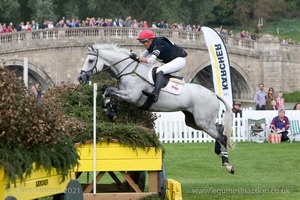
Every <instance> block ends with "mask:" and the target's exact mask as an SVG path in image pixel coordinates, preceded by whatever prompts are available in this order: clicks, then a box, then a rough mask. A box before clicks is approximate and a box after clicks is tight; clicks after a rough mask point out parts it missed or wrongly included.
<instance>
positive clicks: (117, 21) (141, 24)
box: [0, 16, 292, 44]
mask: <svg viewBox="0 0 300 200" xmlns="http://www.w3.org/2000/svg"><path fill="white" fill-rule="evenodd" d="M88 26H89V27H131V28H165V29H178V30H187V31H201V25H200V24H198V25H190V24H187V25H185V24H183V23H168V22H165V21H153V22H152V23H150V24H149V23H148V22H147V21H144V20H140V21H138V20H136V19H132V18H131V16H127V17H126V19H125V20H123V19H122V18H121V17H116V18H114V19H109V18H101V17H98V18H97V19H96V18H95V17H91V18H90V17H86V19H85V20H81V21H80V20H79V19H75V18H73V19H71V20H69V19H66V18H65V17H62V19H61V20H59V21H58V22H57V23H54V22H53V21H51V20H44V21H43V22H42V23H41V24H39V23H38V22H36V21H34V20H32V21H31V22H30V21H27V22H26V23H24V22H21V23H19V24H18V25H17V26H15V25H14V24H13V22H10V23H9V24H8V25H7V24H6V23H1V22H0V34H2V33H10V32H17V31H32V30H33V31H35V30H39V29H53V28H72V27H88ZM216 31H217V32H218V33H219V34H221V35H224V36H232V37H237V38H245V39H251V40H256V39H258V35H257V33H255V32H252V33H251V34H250V33H249V32H248V31H245V30H242V31H241V32H237V33H236V34H234V33H233V31H232V30H227V29H223V28H216ZM285 41H286V38H285V40H284V41H283V42H282V44H292V42H291V40H290V41H289V42H285Z"/></svg>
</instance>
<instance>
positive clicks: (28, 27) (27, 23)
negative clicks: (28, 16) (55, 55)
mask: <svg viewBox="0 0 300 200" xmlns="http://www.w3.org/2000/svg"><path fill="white" fill-rule="evenodd" d="M25 30H26V31H31V30H32V28H31V24H30V22H29V21H27V22H26V25H25Z"/></svg>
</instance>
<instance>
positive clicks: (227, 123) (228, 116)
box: [217, 95, 233, 149]
mask: <svg viewBox="0 0 300 200" xmlns="http://www.w3.org/2000/svg"><path fill="white" fill-rule="evenodd" d="M217 97H218V99H219V100H221V101H222V102H223V104H224V105H225V108H226V110H225V113H224V115H223V125H224V132H225V135H226V137H227V147H228V148H230V149H232V148H233V145H232V143H231V128H232V121H233V114H232V110H231V107H230V105H229V104H228V103H227V102H226V101H225V100H224V99H223V98H222V97H220V96H219V95H217Z"/></svg>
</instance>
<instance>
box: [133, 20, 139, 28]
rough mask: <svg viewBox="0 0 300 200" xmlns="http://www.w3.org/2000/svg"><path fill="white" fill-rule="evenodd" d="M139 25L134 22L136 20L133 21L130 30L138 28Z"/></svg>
mask: <svg viewBox="0 0 300 200" xmlns="http://www.w3.org/2000/svg"><path fill="white" fill-rule="evenodd" d="M138 27H139V23H138V22H137V21H136V19H134V20H133V24H132V28H138Z"/></svg>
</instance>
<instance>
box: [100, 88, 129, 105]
mask: <svg viewBox="0 0 300 200" xmlns="http://www.w3.org/2000/svg"><path fill="white" fill-rule="evenodd" d="M103 90H104V92H103V95H104V97H111V96H114V97H117V98H119V99H121V100H124V101H126V100H128V95H129V94H130V92H128V91H126V90H119V89H118V88H115V87H112V86H107V85H106V86H103V87H102V91H103Z"/></svg>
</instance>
